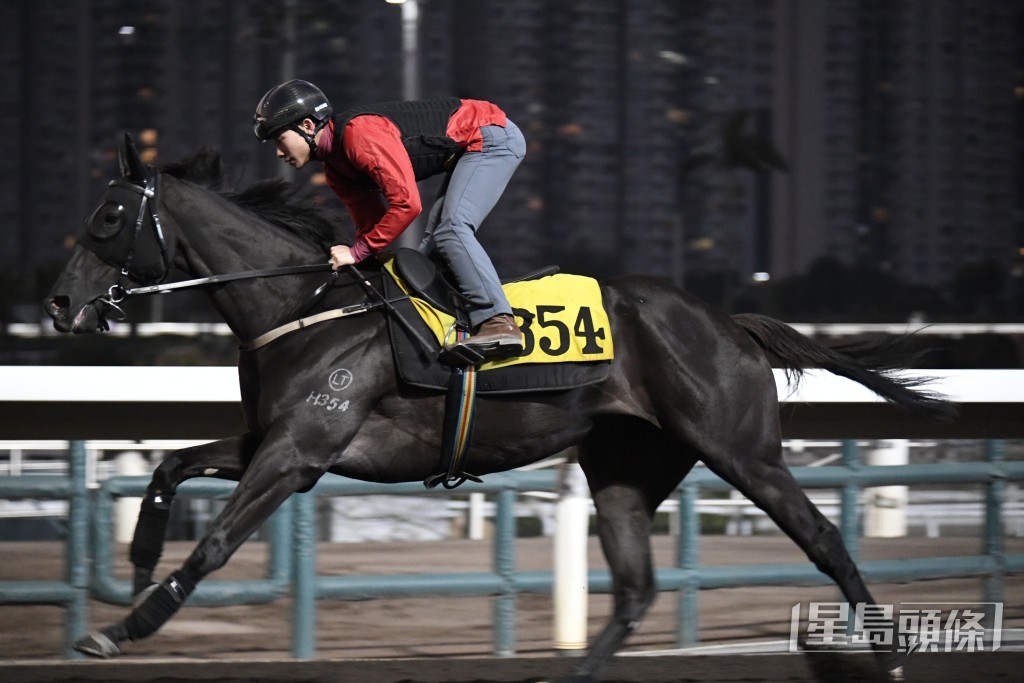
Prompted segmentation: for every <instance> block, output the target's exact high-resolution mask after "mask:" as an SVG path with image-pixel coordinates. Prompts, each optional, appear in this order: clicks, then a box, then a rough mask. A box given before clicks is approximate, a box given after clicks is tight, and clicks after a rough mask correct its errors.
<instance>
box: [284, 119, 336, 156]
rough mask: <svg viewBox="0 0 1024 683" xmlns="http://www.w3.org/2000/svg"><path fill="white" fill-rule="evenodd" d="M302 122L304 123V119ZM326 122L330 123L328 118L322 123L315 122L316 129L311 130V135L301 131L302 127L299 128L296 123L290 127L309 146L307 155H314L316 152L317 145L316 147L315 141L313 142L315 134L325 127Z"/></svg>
mask: <svg viewBox="0 0 1024 683" xmlns="http://www.w3.org/2000/svg"><path fill="white" fill-rule="evenodd" d="M303 121H305V119H303ZM328 121H330V119H329V118H327V119H324V120H323V121H317V124H316V127H315V128H314V129H313V133H312V134H309V133H307V132H306V131H304V130H302V126H300V125H299V124H297V123H293V124H292V125H291V129H292V130H294V131H295V132H296V133H298V134H299V137H301V138H302V139H303V140H305V141H306V144H307V145H309V153H310V154H316V150H317V145H316V140H315V138H316V134H317V133H319V132H320V131H322V130H323V129H324V126H326V125H327V122H328Z"/></svg>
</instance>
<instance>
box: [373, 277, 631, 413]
mask: <svg viewBox="0 0 1024 683" xmlns="http://www.w3.org/2000/svg"><path fill="white" fill-rule="evenodd" d="M385 268H386V269H387V270H388V272H389V273H390V274H391V275H392V277H394V278H395V279H394V281H395V282H396V283H397V285H398V287H399V288H401V289H402V291H403V292H405V293H409V292H408V290H407V288H406V287H405V285H404V283H402V282H401V280H400V278H398V277H395V273H394V270H393V267H392V264H391V263H390V262H388V263H386V264H385ZM389 279H390V278H385V280H389ZM502 288H503V289H504V290H505V295H506V296H507V297H508V300H509V303H510V304H511V305H512V311H513V314H514V315H515V316H516V319H517V321H518V322H519V326H520V328H521V329H522V331H523V342H524V346H525V348H524V350H523V354H522V355H520V356H517V357H515V358H505V359H501V360H494V361H488V362H486V363H483V364H482V365H480V366H479V368H478V370H479V372H480V378H479V380H478V382H479V383H480V384H479V385H478V387H477V389H478V390H479V391H481V392H483V393H487V392H499V393H500V392H510V391H531V390H533V391H537V390H544V389H552V390H553V389H564V388H567V387H569V386H581V385H583V384H590V383H592V382H595V381H600V380H602V379H604V377H605V376H607V364H608V363H607V362H608V361H610V360H612V359H613V358H614V357H615V347H614V344H613V341H612V329H611V324H610V322H609V321H608V314H607V313H606V312H605V309H604V303H603V301H602V298H601V288H600V286H599V285H598V283H597V281H596V280H594V279H593V278H589V277H584V276H582V275H570V274H565V273H557V274H555V275H548V276H545V277H541V278H538V279H536V280H524V281H520V282H512V283H508V284H505V285H503V286H502ZM408 301H409V302H411V306H412V307H414V308H415V311H416V313H417V314H418V317H419V318H421V319H422V321H423V323H424V324H425V325H426V327H427V328H428V329H429V330H430V333H431V334H432V335H433V337H434V338H435V339H436V340H437V343H438V347H439V348H440V347H441V346H443V345H444V343H445V341H446V338H447V341H448V342H449V343H450V342H451V341H452V339H453V333H452V326H453V325H454V324H455V318H453V317H452V316H451V315H449V314H448V313H445V312H444V311H441V310H438V309H437V308H434V307H433V306H431V305H430V304H429V303H427V302H426V301H424V300H422V299H420V298H417V297H416V296H415V295H413V297H412V298H410V299H409V300H408ZM403 303H405V302H403ZM396 327H397V326H394V325H392V326H391V328H392V336H393V337H394V336H399V330H398V329H396ZM401 346H402V345H401V344H400V343H397V340H396V356H397V358H396V360H398V363H399V370H400V372H401V374H402V375H403V379H405V380H407V381H410V382H411V383H413V384H420V385H435V382H433V381H419V379H421V378H419V375H420V373H418V372H413V371H412V369H411V368H410V367H409V365H410V364H409V363H408V362H406V361H408V360H409V359H408V358H406V359H405V360H403V359H402V358H401V356H402V355H403V354H402V353H401ZM602 361H603V362H602ZM537 364H546V365H548V366H549V370H548V371H544V370H543V368H536V369H537V371H538V372H541V373H544V375H543V376H544V377H545V378H543V379H542V378H541V376H540V375H538V376H535V377H534V378H533V380H529V379H526V378H524V377H522V376H521V374H522V370H525V369H526V368H525V367H521V366H526V365H537ZM551 364H566V365H567V366H569V367H572V366H575V367H576V368H577V369H576V370H570V369H569V368H568V367H566V368H564V370H565V371H567V372H565V371H563V372H562V373H559V372H554V370H555V368H554V367H550V365H551ZM517 368H519V371H515V369H517ZM503 370H507V371H509V372H501V371H503ZM559 375H561V377H560V378H559ZM488 377H490V378H492V379H491V380H490V381H489V380H488V379H487V378H488ZM437 379H438V380H440V379H441V377H438V378H437ZM522 380H526V381H525V383H524V382H523V381H522ZM440 383H441V382H440V381H438V382H437V383H436V384H440Z"/></svg>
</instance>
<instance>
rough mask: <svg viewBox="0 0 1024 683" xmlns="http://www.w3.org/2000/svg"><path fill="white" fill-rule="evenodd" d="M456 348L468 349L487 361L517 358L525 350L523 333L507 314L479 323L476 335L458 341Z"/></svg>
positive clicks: (500, 314)
mask: <svg viewBox="0 0 1024 683" xmlns="http://www.w3.org/2000/svg"><path fill="white" fill-rule="evenodd" d="M456 346H465V347H468V348H470V349H472V350H474V351H476V352H477V353H479V354H480V355H481V356H483V357H484V358H485V359H487V360H494V359H496V358H511V357H513V356H518V355H519V354H521V353H522V352H523V349H524V348H525V347H524V345H523V333H522V331H521V330H520V329H519V325H517V324H516V319H515V318H513V317H512V316H511V315H509V314H507V313H499V314H498V315H496V316H493V317H491V318H488V319H487V320H485V321H483V322H482V323H480V326H479V327H478V328H477V330H476V333H474V334H473V335H472V336H469V337H467V338H465V339H463V340H462V341H460V342H459V343H458V344H456Z"/></svg>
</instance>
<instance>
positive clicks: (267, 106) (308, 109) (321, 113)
mask: <svg viewBox="0 0 1024 683" xmlns="http://www.w3.org/2000/svg"><path fill="white" fill-rule="evenodd" d="M331 113H332V110H331V103H330V102H329V101H327V97H326V96H325V95H324V93H323V91H321V90H320V88H318V87H316V86H315V85H313V84H312V83H310V82H309V81H300V80H298V79H296V80H292V81H288V82H287V83H282V84H281V85H278V86H274V87H273V88H271V89H270V90H269V91H267V94H266V95H264V96H263V97H261V98H260V103H259V106H257V107H256V113H255V114H253V117H252V132H253V133H255V134H256V138H257V139H258V140H259V141H260V142H266V141H267V140H270V139H271V138H273V137H274V136H275V135H277V133H279V132H280V131H281V129H282V128H285V127H289V126H290V127H292V129H293V130H297V129H298V124H299V122H300V121H302V120H303V119H307V118H309V119H313V120H314V121H316V122H317V126H316V130H317V131H319V130H320V129H321V128H323V127H324V126H326V125H327V122H328V121H329V120H330V118H331ZM297 132H298V133H299V134H300V135H302V137H304V138H306V142H308V143H309V144H310V147H312V148H313V149H314V150H315V149H316V145H315V144H314V143H313V139H312V137H311V136H308V135H306V134H305V133H303V132H302V131H301V130H297ZM314 134H315V133H314Z"/></svg>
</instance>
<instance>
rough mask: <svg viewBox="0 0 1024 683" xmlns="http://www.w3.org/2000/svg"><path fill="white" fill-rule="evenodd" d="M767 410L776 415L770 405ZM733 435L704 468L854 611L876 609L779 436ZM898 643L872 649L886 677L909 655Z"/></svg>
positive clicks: (767, 433) (739, 432)
mask: <svg viewBox="0 0 1024 683" xmlns="http://www.w3.org/2000/svg"><path fill="white" fill-rule="evenodd" d="M773 398H774V397H773ZM771 410H772V411H776V410H777V409H776V408H775V407H774V404H773V406H772V407H771ZM733 434H734V436H735V438H732V439H723V440H722V442H723V446H727V447H728V450H725V449H723V450H721V451H716V452H715V453H713V454H711V453H709V454H706V455H705V458H704V462H705V464H707V466H708V467H709V468H710V469H711V470H712V471H714V472H715V473H716V474H718V475H719V476H720V477H722V478H723V479H724V480H726V481H727V482H729V483H730V484H732V485H733V486H734V487H736V489H737V490H738V491H739V492H740V493H742V494H743V495H745V496H746V497H747V498H749V499H750V500H751V501H753V502H754V503H755V504H756V505H757V506H758V507H759V508H761V509H762V510H764V511H765V512H766V513H767V514H768V516H769V517H771V519H772V520H773V521H774V522H775V523H776V524H777V525H778V527H779V528H780V529H781V530H782V531H783V532H785V534H786V535H787V536H789V537H790V538H791V539H793V541H794V542H796V544H797V545H798V546H800V548H801V549H802V550H803V551H804V552H805V553H806V554H807V557H808V558H809V559H810V560H811V562H813V563H814V565H815V566H816V567H817V568H818V569H819V570H820V571H821V572H822V573H824V574H826V575H827V576H829V577H830V578H831V579H832V580H833V581H835V582H836V585H838V586H839V589H840V590H841V591H842V593H843V595H844V596H845V597H846V599H847V601H848V602H849V603H850V605H851V606H852V607H854V608H855V607H856V605H858V604H875V601H874V598H873V597H872V596H871V592H870V591H869V590H868V587H867V585H866V584H865V583H864V579H863V578H862V577H861V575H860V571H859V570H858V569H857V565H856V564H855V563H854V561H853V558H851V557H850V554H849V552H847V550H846V545H845V544H844V542H843V537H842V535H841V534H840V532H839V530H838V529H837V528H836V526H835V525H834V524H832V522H830V521H829V520H828V519H827V518H826V517H825V516H824V515H823V514H822V513H821V511H820V510H818V508H817V507H816V506H815V505H814V503H812V502H811V501H810V499H809V498H808V497H807V494H806V493H804V491H803V489H802V488H801V487H800V485H799V484H798V483H797V481H796V479H794V478H793V475H792V473H791V472H790V471H789V468H788V467H787V466H786V464H785V461H784V459H783V456H782V442H781V438H780V437H779V434H778V433H777V431H776V430H766V431H765V430H762V431H761V432H760V433H759V434H754V433H743V430H737V431H736V432H734V433H733ZM893 632H895V628H894V631H893ZM897 640H898V639H896V638H893V645H892V646H882V645H876V646H875V653H876V655H878V658H879V663H880V664H881V666H882V667H883V668H884V669H885V670H886V671H893V670H895V669H898V668H899V666H900V665H901V664H902V663H903V660H904V659H905V658H906V655H907V653H905V652H900V651H898V649H897V648H898V643H896V641H897Z"/></svg>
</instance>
